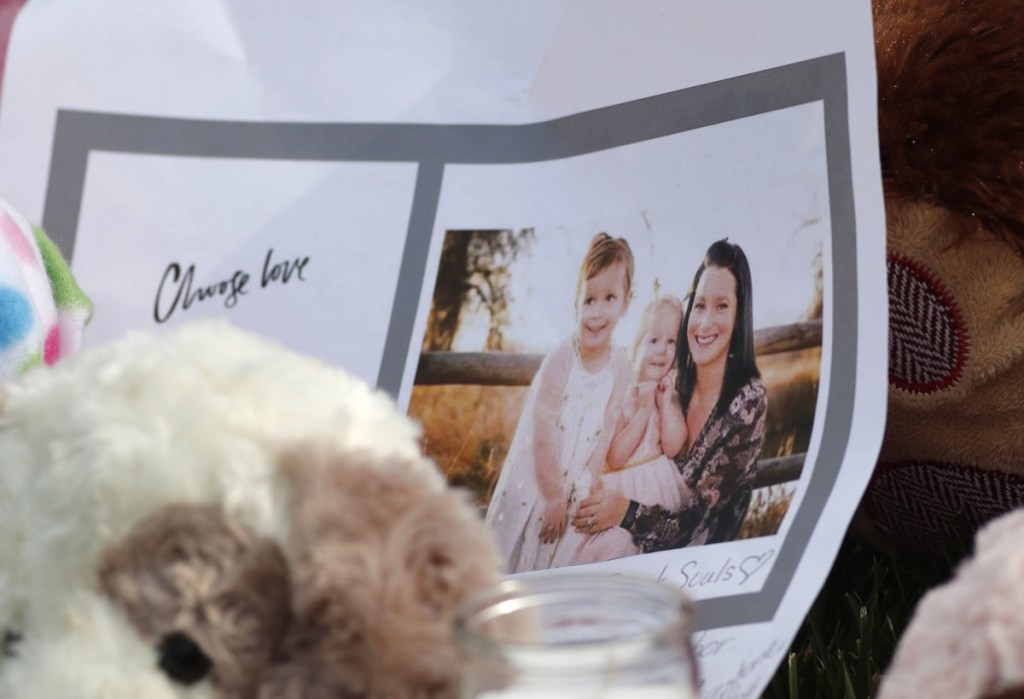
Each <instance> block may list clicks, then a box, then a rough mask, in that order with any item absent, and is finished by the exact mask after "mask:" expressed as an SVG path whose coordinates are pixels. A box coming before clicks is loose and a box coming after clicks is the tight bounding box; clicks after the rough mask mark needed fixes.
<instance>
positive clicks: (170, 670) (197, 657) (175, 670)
mask: <svg viewBox="0 0 1024 699" xmlns="http://www.w3.org/2000/svg"><path fill="white" fill-rule="evenodd" d="M158 650H159V652H160V669H161V670H163V671H164V674H166V675H167V676H168V677H170V678H171V679H172V680H174V681H175V682H179V683H181V684H184V685H189V684H195V683H196V682H198V681H199V680H201V679H203V678H204V677H206V676H207V675H208V674H210V670H211V669H212V668H213V663H212V662H211V661H210V658H209V657H207V655H206V653H204V652H203V649H202V648H200V647H199V646H198V645H197V644H196V642H195V641H193V640H192V639H191V638H189V637H188V635H186V634H183V633H181V632H180V631H178V632H175V633H172V634H168V635H167V636H164V637H163V640H161V641H160V647H159V649H158Z"/></svg>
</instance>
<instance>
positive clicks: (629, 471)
mask: <svg viewBox="0 0 1024 699" xmlns="http://www.w3.org/2000/svg"><path fill="white" fill-rule="evenodd" d="M636 409H637V408H636V406H629V405H626V406H623V409H622V412H623V420H624V423H623V424H625V423H628V422H629V420H630V419H631V418H632V417H633V415H634V414H635V412H636ZM660 415H661V414H660V413H659V412H658V410H652V411H651V416H650V418H649V419H648V421H647V427H646V429H645V430H644V434H643V437H642V438H641V439H640V444H639V445H637V448H636V450H635V451H634V452H633V453H632V454H631V455H630V457H629V459H628V461H627V462H626V464H625V465H624V466H623V467H622V468H620V469H618V470H616V471H608V472H606V473H605V474H604V475H603V476H602V479H601V480H602V484H603V486H604V488H605V489H607V490H615V491H618V492H619V493H621V494H622V495H624V496H625V497H627V498H629V499H630V500H635V501H637V502H638V503H640V504H642V505H660V506H662V507H664V508H667V509H669V510H671V511H673V512H675V511H677V510H680V509H682V507H683V505H684V504H686V502H687V501H688V500H689V498H688V497H687V496H688V494H689V492H690V490H689V488H687V487H686V485H685V483H684V482H683V477H682V475H681V474H680V473H679V467H678V466H677V465H676V463H675V461H673V460H672V459H670V458H668V457H667V456H665V454H664V452H663V451H662V449H661V422H660V420H661V417H660ZM639 552H640V547H639V546H637V545H636V544H634V543H633V535H632V534H630V533H629V532H628V531H626V530H625V529H623V528H621V527H612V528H611V529H605V530H604V531H602V532H597V533H596V534H590V535H587V536H585V537H584V538H583V541H582V542H581V543H580V546H579V548H578V549H577V550H576V553H575V554H574V555H573V557H572V561H571V563H572V564H573V565H576V564H581V563H598V562H600V561H608V560H611V559H613V558H622V557H623V556H633V555H635V554H637V553H639Z"/></svg>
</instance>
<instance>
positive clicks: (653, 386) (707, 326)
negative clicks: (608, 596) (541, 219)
mask: <svg viewBox="0 0 1024 699" xmlns="http://www.w3.org/2000/svg"><path fill="white" fill-rule="evenodd" d="M634 288H635V280H634V259H633V252H632V250H631V249H630V246H629V243H628V242H627V241H626V240H625V239H624V238H616V237H613V236H610V235H608V234H606V233H599V234H597V235H596V236H595V237H594V238H593V239H592V240H591V242H590V245H589V248H588V249H587V251H586V254H585V256H584V258H583V260H582V264H581V266H580V268H579V278H578V282H577V287H576V301H575V303H576V307H575V310H576V327H575V330H574V332H573V333H572V334H571V336H570V337H568V338H565V339H564V340H562V341H561V342H560V343H559V344H558V345H557V346H556V347H555V348H554V349H553V350H551V351H550V352H548V353H547V354H546V356H545V357H544V360H543V362H542V363H541V366H540V369H539V370H538V372H537V374H536V375H535V377H534V379H533V382H532V384H531V386H530V389H529V393H528V394H527V398H526V402H525V405H524V407H523V410H522V413H521V415H520V418H519V422H518V424H517V426H516V429H515V434H514V436H513V438H512V442H511V444H510V446H509V450H508V455H507V456H506V458H505V461H504V464H503V466H502V469H501V472H500V474H499V476H498V480H497V484H496V485H495V488H494V491H493V495H492V496H491V499H490V503H489V505H488V508H487V514H486V521H487V524H488V525H489V526H490V527H491V528H492V529H493V531H494V532H495V533H496V535H497V537H498V541H499V543H500V546H501V550H502V554H503V555H504V557H505V560H506V566H507V570H508V572H510V573H515V572H523V571H531V570H542V569H548V568H556V567H561V566H566V565H576V564H583V563H597V562H600V561H606V560H611V559H614V558H620V557H623V556H631V555H634V554H638V553H648V552H653V551H665V550H670V549H677V548H680V547H684V546H692V545H699V544H710V543H715V542H722V541H730V540H732V539H735V538H736V536H737V534H738V533H739V531H740V527H741V525H742V524H743V519H744V516H745V515H746V512H747V508H748V505H749V504H750V501H751V496H752V493H753V489H754V477H755V475H756V468H757V460H758V457H759V455H760V452H761V446H762V442H763V441H764V435H765V412H766V408H767V400H766V392H765V388H764V385H763V383H762V381H761V377H760V373H759V371H758V367H757V363H756V361H755V355H754V330H753V316H752V310H751V305H752V288H751V273H750V266H749V263H748V260H747V257H746V255H745V253H744V251H743V250H742V248H741V247H740V246H739V245H737V244H735V243H732V242H730V241H729V240H727V239H723V240H719V241H717V242H715V243H713V244H712V245H711V246H710V247H709V248H708V249H707V252H706V254H705V255H704V258H703V261H702V262H701V263H700V264H699V266H698V267H697V269H696V271H695V273H694V276H693V282H692V285H691V286H690V290H689V293H688V294H687V295H686V296H685V298H682V299H680V298H678V297H675V296H672V295H668V294H656V295H655V297H654V298H653V299H652V300H651V301H650V302H649V303H648V304H647V305H646V307H644V308H643V309H642V310H641V318H640V325H639V330H638V332H637V334H636V337H635V339H634V340H633V342H632V346H631V347H630V348H629V349H627V348H624V347H621V346H619V345H618V344H616V342H615V341H614V338H613V336H614V333H615V329H616V326H617V324H618V323H619V321H620V320H621V319H622V318H623V317H624V316H625V315H626V314H627V313H628V312H630V311H631V309H630V306H631V301H632V299H633V296H634Z"/></svg>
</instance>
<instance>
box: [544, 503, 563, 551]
mask: <svg viewBox="0 0 1024 699" xmlns="http://www.w3.org/2000/svg"><path fill="white" fill-rule="evenodd" d="M568 517H569V503H568V502H566V501H565V500H552V501H550V502H546V503H545V504H544V514H543V516H542V517H541V520H540V540H541V542H543V543H545V544H553V543H555V542H556V541H558V540H559V539H561V538H562V534H564V533H565V523H566V520H567V519H568Z"/></svg>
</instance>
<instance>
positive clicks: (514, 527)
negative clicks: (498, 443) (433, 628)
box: [486, 233, 633, 573]
mask: <svg viewBox="0 0 1024 699" xmlns="http://www.w3.org/2000/svg"><path fill="white" fill-rule="evenodd" d="M632 286H633V254H632V252H631V250H630V248H629V244H628V243H627V242H626V241H625V239H623V238H612V237H611V236H610V235H608V234H606V233H599V234H597V235H596V236H595V237H594V239H593V240H592V241H591V243H590V247H589V249H588V251H587V254H586V257H585V258H584V260H583V264H582V266H581V269H580V272H579V277H578V282H577V289H576V330H575V332H573V334H572V335H571V336H570V337H569V338H567V339H566V340H564V341H563V342H561V343H559V345H558V346H557V347H555V349H553V350H552V351H551V352H550V353H548V355H547V356H546V357H545V358H544V361H543V362H542V364H541V367H540V369H539V370H538V372H537V375H536V376H535V377H534V380H533V383H532V385H531V387H530V392H529V395H528V397H527V399H526V404H525V406H524V407H523V412H522V415H521V416H520V418H519V424H518V425H517V426H516V433H515V436H514V437H513V439H512V444H511V446H510V447H509V453H508V456H507V457H506V459H505V464H504V466H503V467H502V471H501V475H500V476H499V477H498V483H497V485H496V487H495V490H494V495H493V496H492V498H491V503H490V506H489V507H488V509H487V518H486V519H487V523H488V525H490V526H491V527H492V529H493V530H494V531H495V533H496V534H497V538H498V542H499V545H500V547H501V552H502V554H503V555H504V556H505V559H506V567H507V570H508V572H510V573H515V572H520V571H526V570H538V569H544V568H555V567H558V566H564V565H567V564H568V563H569V561H570V558H571V556H572V554H573V552H574V551H575V550H576V547H577V546H578V545H579V543H580V541H582V539H583V534H581V533H580V532H577V531H576V530H574V529H572V528H571V527H569V521H570V519H571V517H572V515H573V514H574V513H575V510H576V506H577V505H578V503H579V502H580V500H582V499H583V498H584V497H586V495H587V494H588V493H589V492H590V484H591V482H592V480H593V479H594V478H595V477H596V476H597V474H599V473H600V472H601V469H602V468H603V466H604V461H605V457H606V455H607V453H608V446H609V443H610V442H611V438H612V433H613V432H614V425H615V417H616V415H618V410H619V406H620V405H621V404H622V400H623V396H624V394H625V390H626V386H627V384H628V383H629V378H630V377H629V374H630V370H629V360H628V358H627V356H626V352H625V350H624V349H622V348H621V347H618V346H616V345H615V344H614V342H613V335H614V332H615V328H616V326H617V325H618V322H619V320H620V319H621V318H622V316H623V315H625V313H626V311H627V309H628V308H629V302H630V299H631V298H632Z"/></svg>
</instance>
